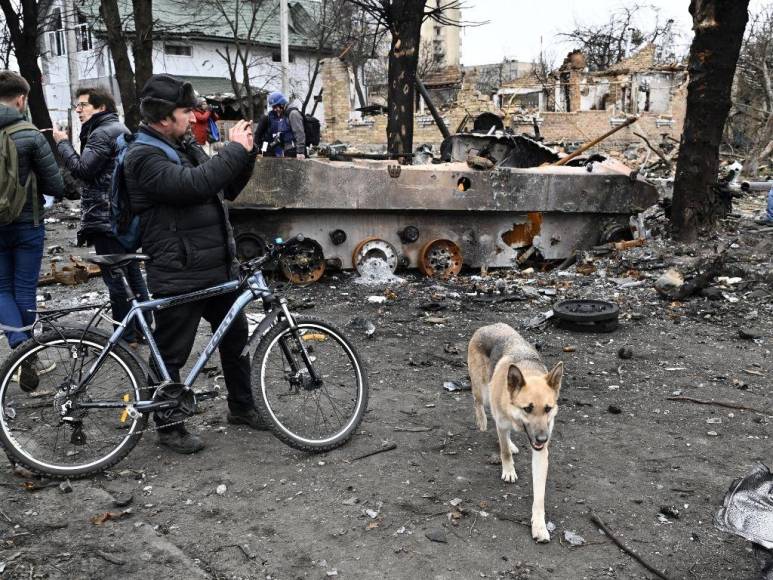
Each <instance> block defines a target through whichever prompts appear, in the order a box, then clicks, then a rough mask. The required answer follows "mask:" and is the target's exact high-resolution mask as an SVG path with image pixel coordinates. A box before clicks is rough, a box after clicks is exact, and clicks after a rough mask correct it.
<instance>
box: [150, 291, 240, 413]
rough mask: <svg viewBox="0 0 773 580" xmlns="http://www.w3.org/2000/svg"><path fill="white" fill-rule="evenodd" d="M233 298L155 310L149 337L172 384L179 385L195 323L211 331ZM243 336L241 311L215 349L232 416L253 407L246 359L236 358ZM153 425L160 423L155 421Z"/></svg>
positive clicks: (215, 299)
mask: <svg viewBox="0 0 773 580" xmlns="http://www.w3.org/2000/svg"><path fill="white" fill-rule="evenodd" d="M153 297H154V298H160V297H159V296H153ZM235 298H236V294H235V293H229V294H225V295H223V296H214V297H212V298H208V299H206V300H200V301H198V302H190V303H188V304H180V305H179V306H174V307H172V308H165V309H162V310H158V311H156V329H155V331H154V332H153V338H154V339H155V340H156V343H157V344H158V349H159V350H160V351H161V358H162V359H163V360H164V363H165V364H166V368H167V370H168V371H169V375H170V376H171V378H172V380H173V381H175V382H178V383H179V382H180V369H181V368H182V367H183V365H184V364H185V362H186V361H187V360H188V357H189V356H190V354H191V350H192V349H193V342H194V340H195V339H196V331H197V330H198V327H199V321H200V320H201V319H202V318H203V319H204V320H206V321H207V322H209V325H210V327H211V328H212V332H214V331H215V330H217V327H218V326H219V325H220V323H221V322H222V320H223V318H225V315H226V314H227V313H228V309H229V308H230V307H231V305H232V304H233V302H234V300H235ZM247 334H248V328H247V317H246V316H245V315H244V313H243V312H242V313H240V314H239V315H238V316H236V318H234V320H233V323H232V324H231V327H230V328H229V329H228V332H226V333H225V335H224V336H223V338H222V340H221V341H220V346H219V347H218V350H219V352H220V364H221V365H222V367H223V376H224V378H225V386H226V389H228V408H229V409H230V410H231V411H232V412H235V413H243V412H245V411H247V410H250V409H254V408H255V403H254V402H253V399H252V388H251V386H250V357H249V355H245V356H240V355H241V353H242V350H244V346H245V345H246V344H247ZM156 423H161V422H160V421H159V420H158V419H156Z"/></svg>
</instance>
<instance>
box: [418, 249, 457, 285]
mask: <svg viewBox="0 0 773 580" xmlns="http://www.w3.org/2000/svg"><path fill="white" fill-rule="evenodd" d="M418 262H419V270H420V271H421V273H422V274H424V275H425V276H429V277H430V278H443V279H447V278H450V277H451V276H456V275H457V274H458V273H459V272H461V270H462V251H461V250H460V249H459V246H457V245H456V244H455V243H453V242H452V241H451V240H432V241H431V242H428V243H427V244H425V245H424V247H423V248H422V249H421V251H420V252H419V260H418Z"/></svg>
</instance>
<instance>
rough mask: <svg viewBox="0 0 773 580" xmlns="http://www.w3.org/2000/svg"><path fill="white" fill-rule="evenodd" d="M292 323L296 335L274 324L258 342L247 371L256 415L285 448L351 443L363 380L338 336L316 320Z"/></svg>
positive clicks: (362, 401) (364, 398) (362, 402)
mask: <svg viewBox="0 0 773 580" xmlns="http://www.w3.org/2000/svg"><path fill="white" fill-rule="evenodd" d="M295 323H296V326H297V330H292V329H291V328H290V326H289V324H288V323H287V321H283V322H281V323H279V324H277V325H276V326H275V327H274V328H272V329H271V330H270V331H269V332H268V333H267V334H266V336H264V337H263V339H262V340H261V341H260V345H259V346H258V350H257V352H256V353H255V358H254V360H253V366H252V384H253V388H254V390H255V391H257V392H256V404H257V410H258V413H259V414H260V416H261V418H262V419H263V420H264V421H265V422H266V423H267V424H268V426H269V428H270V429H271V431H272V432H273V433H274V435H276V436H277V437H278V438H279V439H280V440H281V441H283V442H284V443H286V444H288V445H290V446H291V447H295V448H296V449H300V450H301V451H311V452H316V453H319V452H323V451H329V450H331V449H335V448H336V447H340V446H341V445H343V444H344V443H346V442H347V441H348V440H349V439H351V437H352V435H353V434H354V431H355V430H356V429H357V426H358V425H359V424H360V422H361V421H362V417H363V415H364V413H365V410H366V408H367V406H368V381H367V377H366V374H365V370H364V368H363V365H362V363H361V362H360V358H359V355H358V354H357V351H356V350H355V349H354V347H353V346H352V345H351V343H350V342H349V341H348V340H347V339H346V338H345V337H344V335H343V333H342V332H341V331H339V330H337V329H336V328H335V327H333V326H331V325H330V324H329V323H327V322H324V321H322V320H318V319H316V318H310V317H298V318H296V320H295ZM302 349H305V350H306V352H307V353H308V359H305V358H304V357H303V353H302ZM307 360H308V363H307Z"/></svg>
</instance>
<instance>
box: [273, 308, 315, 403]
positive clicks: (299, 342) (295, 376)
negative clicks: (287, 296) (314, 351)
mask: <svg viewBox="0 0 773 580" xmlns="http://www.w3.org/2000/svg"><path fill="white" fill-rule="evenodd" d="M280 306H281V308H282V313H283V314H284V317H285V319H286V320H287V324H288V326H289V327H290V335H291V336H292V337H293V340H294V341H295V344H296V346H297V348H298V352H299V353H300V355H301V359H302V360H303V364H304V365H305V366H306V370H307V371H308V373H309V378H310V380H309V381H308V384H306V383H305V382H304V381H303V380H302V377H301V372H302V369H301V368H300V367H299V365H298V364H297V362H296V360H295V357H294V356H293V353H292V352H291V350H290V347H289V346H288V345H287V341H286V340H285V339H280V340H279V348H280V349H281V350H282V354H284V357H285V359H286V360H287V363H288V364H289V365H290V371H291V373H292V374H291V383H293V382H296V383H297V384H298V386H300V387H303V388H304V389H306V390H308V391H311V390H313V389H318V388H319V387H321V386H322V379H321V378H320V376H319V374H318V373H317V370H316V369H315V368H314V364H313V361H312V360H311V356H309V351H308V349H307V348H306V345H305V344H304V343H303V339H302V338H301V335H300V334H299V333H298V325H297V324H296V323H295V318H293V315H292V314H290V310H289V309H288V308H287V304H286V303H285V301H284V300H282V301H280Z"/></svg>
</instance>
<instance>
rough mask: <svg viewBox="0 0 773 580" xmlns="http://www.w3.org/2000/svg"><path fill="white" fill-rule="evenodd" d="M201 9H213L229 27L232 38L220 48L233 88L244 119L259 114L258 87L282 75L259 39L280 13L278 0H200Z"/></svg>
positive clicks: (219, 54)
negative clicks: (259, 43) (257, 104)
mask: <svg viewBox="0 0 773 580" xmlns="http://www.w3.org/2000/svg"><path fill="white" fill-rule="evenodd" d="M198 9H199V10H214V11H215V12H216V14H218V16H219V18H220V19H222V21H223V22H224V23H225V24H226V26H227V27H228V31H229V35H230V36H231V38H232V40H231V41H230V42H229V43H228V44H225V46H224V47H223V48H218V49H217V50H216V51H215V52H217V54H218V56H220V58H222V59H223V61H225V63H226V66H227V67H228V75H229V77H230V80H231V88H232V89H233V93H234V95H235V96H236V101H237V103H238V104H239V110H240V113H241V115H242V118H244V119H254V118H255V117H257V116H258V111H256V110H255V96H256V90H259V89H261V88H263V87H265V86H266V85H268V84H269V83H270V82H271V81H273V80H275V79H276V78H277V76H278V75H279V70H278V67H277V66H276V65H274V63H273V62H272V60H271V58H270V56H267V55H265V54H263V53H261V51H260V50H258V47H259V45H258V39H259V38H260V35H261V33H262V31H263V29H264V28H265V26H266V25H267V24H268V23H269V22H270V21H271V20H272V19H275V18H276V16H277V14H278V13H279V4H278V2H277V1H276V0H200V2H199V6H198Z"/></svg>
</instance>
